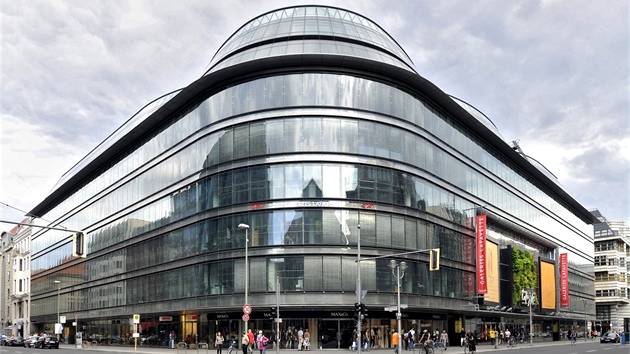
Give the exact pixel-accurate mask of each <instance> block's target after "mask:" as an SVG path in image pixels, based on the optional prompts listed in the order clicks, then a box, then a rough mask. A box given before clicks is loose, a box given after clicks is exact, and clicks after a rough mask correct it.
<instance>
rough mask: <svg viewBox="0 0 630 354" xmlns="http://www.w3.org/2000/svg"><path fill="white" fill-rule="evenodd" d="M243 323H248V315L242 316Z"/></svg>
mask: <svg viewBox="0 0 630 354" xmlns="http://www.w3.org/2000/svg"><path fill="white" fill-rule="evenodd" d="M243 321H245V322H247V321H249V315H248V314H244V315H243Z"/></svg>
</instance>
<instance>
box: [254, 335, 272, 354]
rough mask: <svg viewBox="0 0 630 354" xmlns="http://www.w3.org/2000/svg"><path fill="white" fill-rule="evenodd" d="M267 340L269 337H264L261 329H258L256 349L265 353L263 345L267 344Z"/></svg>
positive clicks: (262, 353)
mask: <svg viewBox="0 0 630 354" xmlns="http://www.w3.org/2000/svg"><path fill="white" fill-rule="evenodd" d="M267 342H269V338H267V337H265V335H264V334H263V331H258V337H256V344H257V346H258V350H259V351H260V354H265V346H267Z"/></svg>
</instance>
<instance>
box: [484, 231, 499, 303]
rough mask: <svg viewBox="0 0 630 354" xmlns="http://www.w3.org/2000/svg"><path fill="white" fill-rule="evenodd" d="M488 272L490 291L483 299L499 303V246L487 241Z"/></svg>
mask: <svg viewBox="0 0 630 354" xmlns="http://www.w3.org/2000/svg"><path fill="white" fill-rule="evenodd" d="M486 271H487V272H486V274H487V280H488V293H486V295H484V297H483V300H484V301H488V302H495V303H497V304H498V303H499V246H498V245H497V244H496V243H494V242H490V241H486Z"/></svg>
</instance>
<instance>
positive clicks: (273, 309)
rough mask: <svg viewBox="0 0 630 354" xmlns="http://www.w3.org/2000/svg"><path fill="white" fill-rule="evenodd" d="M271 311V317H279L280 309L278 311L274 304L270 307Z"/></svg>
mask: <svg viewBox="0 0 630 354" xmlns="http://www.w3.org/2000/svg"><path fill="white" fill-rule="evenodd" d="M269 311H271V318H276V317H278V311H277V309H276V308H275V306H274V307H270V308H269Z"/></svg>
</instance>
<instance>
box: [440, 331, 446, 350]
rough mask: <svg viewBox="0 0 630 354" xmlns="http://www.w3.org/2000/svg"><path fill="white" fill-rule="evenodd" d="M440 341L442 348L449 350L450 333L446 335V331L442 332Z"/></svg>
mask: <svg viewBox="0 0 630 354" xmlns="http://www.w3.org/2000/svg"><path fill="white" fill-rule="evenodd" d="M440 341H441V342H442V346H443V347H444V350H446V349H448V333H446V330H445V329H443V330H442V334H441V335H440Z"/></svg>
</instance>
